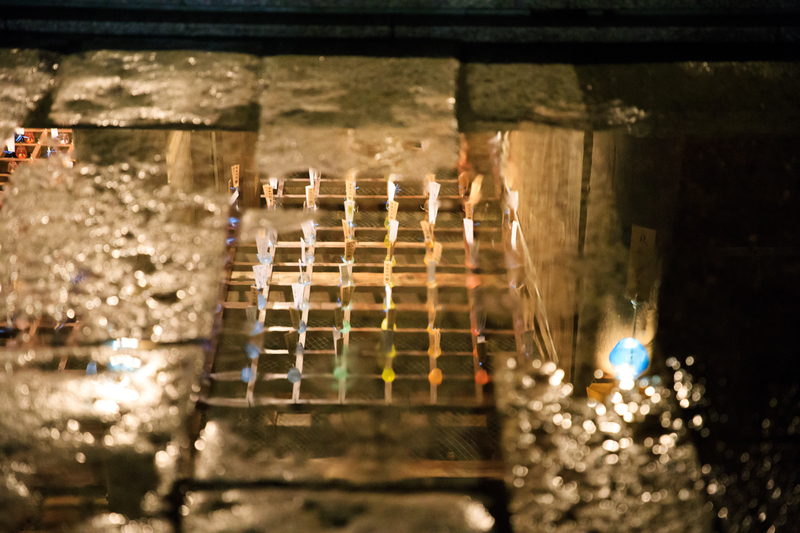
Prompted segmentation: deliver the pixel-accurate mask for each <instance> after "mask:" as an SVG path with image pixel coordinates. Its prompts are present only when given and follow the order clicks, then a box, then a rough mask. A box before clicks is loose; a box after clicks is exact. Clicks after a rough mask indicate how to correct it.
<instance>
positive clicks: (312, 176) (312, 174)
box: [308, 167, 319, 185]
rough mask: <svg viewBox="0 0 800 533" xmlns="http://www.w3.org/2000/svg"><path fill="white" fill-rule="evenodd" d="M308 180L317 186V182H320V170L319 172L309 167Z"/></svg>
mask: <svg viewBox="0 0 800 533" xmlns="http://www.w3.org/2000/svg"><path fill="white" fill-rule="evenodd" d="M308 180H309V181H310V182H311V184H312V185H313V184H315V183H316V182H318V181H319V170H317V169H316V168H314V167H309V169H308Z"/></svg>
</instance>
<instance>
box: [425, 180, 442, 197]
mask: <svg viewBox="0 0 800 533" xmlns="http://www.w3.org/2000/svg"><path fill="white" fill-rule="evenodd" d="M441 188H442V185H441V183H436V182H435V181H432V182H430V183H429V184H428V195H429V196H430V200H431V202H434V201H436V199H437V198H439V190H440V189H441Z"/></svg>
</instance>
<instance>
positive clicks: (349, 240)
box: [333, 170, 357, 402]
mask: <svg viewBox="0 0 800 533" xmlns="http://www.w3.org/2000/svg"><path fill="white" fill-rule="evenodd" d="M355 198H356V171H354V170H351V171H350V172H349V173H348V175H347V179H346V180H345V201H344V213H345V218H344V219H342V232H343V234H344V255H342V264H341V265H340V266H339V277H340V280H341V283H340V285H339V302H338V304H339V306H338V307H337V308H336V310H335V311H334V321H335V324H334V326H333V356H334V369H333V377H334V379H335V380H336V381H337V382H338V384H339V402H344V400H345V395H346V393H347V352H348V350H349V346H350V318H351V317H350V312H351V309H352V303H353V290H354V289H355V281H354V280H353V264H354V263H355V252H356V244H357V242H356V239H355V213H356V201H355Z"/></svg>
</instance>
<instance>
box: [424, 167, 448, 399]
mask: <svg viewBox="0 0 800 533" xmlns="http://www.w3.org/2000/svg"><path fill="white" fill-rule="evenodd" d="M424 185H425V189H426V192H427V195H428V201H427V212H428V217H427V218H428V219H427V220H425V219H423V220H421V221H420V226H422V235H423V238H424V239H425V259H424V262H425V266H426V270H427V283H426V286H427V303H426V307H427V312H428V328H427V329H428V357H429V359H430V372H429V373H428V382H429V383H430V389H431V403H436V402H437V399H438V398H437V387H438V386H439V385H441V384H442V379H443V376H442V371H441V370H440V369H439V368H437V364H436V360H437V359H438V358H439V356H440V355H442V332H441V330H440V329H439V328H437V327H436V325H437V321H436V309H437V307H438V304H439V298H438V294H439V288H438V286H437V284H436V265H437V264H438V263H439V262H440V261H441V260H442V243H440V242H436V235H435V232H434V229H435V227H436V216H437V214H438V212H439V191H440V189H441V184H439V183H437V182H436V175H435V174H428V175H427V176H426V177H425V183H424Z"/></svg>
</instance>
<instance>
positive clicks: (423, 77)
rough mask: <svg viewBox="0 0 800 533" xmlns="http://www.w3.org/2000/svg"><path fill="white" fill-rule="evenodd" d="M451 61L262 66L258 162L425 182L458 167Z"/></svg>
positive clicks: (272, 169)
mask: <svg viewBox="0 0 800 533" xmlns="http://www.w3.org/2000/svg"><path fill="white" fill-rule="evenodd" d="M457 68H458V62H457V61H455V60H453V59H409V58H402V59H397V58H393V59H385V58H366V57H317V56H313V57H312V56H278V57H270V58H265V59H264V60H263V71H262V77H261V83H262V85H263V89H262V93H261V97H260V101H261V125H260V128H259V135H258V144H257V147H256V164H257V166H258V168H259V169H260V171H261V172H262V173H263V174H265V175H270V176H280V175H284V174H287V173H290V172H297V171H307V170H308V168H309V167H314V168H318V169H320V170H321V171H322V172H323V173H330V174H334V175H340V176H341V175H344V174H345V173H346V172H347V171H348V170H350V169H358V170H359V171H362V172H372V173H378V174H388V173H397V174H402V175H404V176H406V177H408V178H411V179H421V178H422V177H424V175H425V174H426V173H428V172H435V171H436V170H437V169H440V168H452V167H454V166H455V164H456V161H457V156H458V128H457V123H456V118H455V86H456V74H457Z"/></svg>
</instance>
